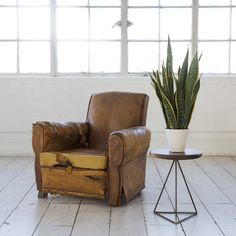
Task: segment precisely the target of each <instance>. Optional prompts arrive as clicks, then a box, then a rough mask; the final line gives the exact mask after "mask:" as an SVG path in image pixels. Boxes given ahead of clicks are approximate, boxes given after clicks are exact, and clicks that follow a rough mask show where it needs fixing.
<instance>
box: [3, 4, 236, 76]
mask: <svg viewBox="0 0 236 236" xmlns="http://www.w3.org/2000/svg"><path fill="white" fill-rule="evenodd" d="M168 35H169V36H170V38H171V41H172V49H173V54H174V69H175V71H176V70H177V68H178V66H179V65H180V64H181V63H182V61H183V58H184V56H185V53H186V50H187V48H189V49H190V51H193V52H194V51H195V50H196V49H197V48H198V51H199V52H200V53H201V52H203V56H202V59H201V64H200V65H201V71H203V72H204V73H224V74H232V73H236V0H214V1H212V0H178V1H176V0H38V1H37V0H0V74H4V75H5V74H10V75H15V74H23V75H26V74H37V73H40V74H45V75H52V76H60V75H67V74H69V75H70V74H85V75H87V74H90V73H99V74H100V73H103V74H104V73H114V74H122V75H124V76H126V75H129V74H133V73H141V74H144V73H146V72H148V71H151V70H152V69H155V68H158V69H160V68H161V65H162V63H163V60H164V59H165V57H166V45H167V39H168Z"/></svg>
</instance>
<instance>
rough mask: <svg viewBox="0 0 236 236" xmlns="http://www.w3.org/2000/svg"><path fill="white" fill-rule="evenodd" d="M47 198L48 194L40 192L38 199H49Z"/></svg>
mask: <svg viewBox="0 0 236 236" xmlns="http://www.w3.org/2000/svg"><path fill="white" fill-rule="evenodd" d="M47 197H48V193H44V192H42V191H39V193H38V198H47Z"/></svg>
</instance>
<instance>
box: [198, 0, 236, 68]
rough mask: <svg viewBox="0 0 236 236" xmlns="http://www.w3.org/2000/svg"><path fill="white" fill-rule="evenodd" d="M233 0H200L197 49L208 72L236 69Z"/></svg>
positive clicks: (235, 7)
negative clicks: (201, 54)
mask: <svg viewBox="0 0 236 236" xmlns="http://www.w3.org/2000/svg"><path fill="white" fill-rule="evenodd" d="M233 4H235V1H231V0H217V1H216V0H215V1H210V0H199V17H198V19H199V32H198V49H199V51H200V52H203V57H202V63H201V64H202V71H203V72H205V73H235V72H236V62H235V57H236V50H235V43H236V34H235V28H236V6H235V5H233Z"/></svg>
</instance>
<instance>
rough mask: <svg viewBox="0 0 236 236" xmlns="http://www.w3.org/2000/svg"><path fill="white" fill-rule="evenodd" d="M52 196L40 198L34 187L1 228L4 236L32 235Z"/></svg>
mask: <svg viewBox="0 0 236 236" xmlns="http://www.w3.org/2000/svg"><path fill="white" fill-rule="evenodd" d="M50 201H51V198H48V199H38V198H37V190H36V187H35V185H34V187H33V188H32V189H31V190H30V191H29V193H28V194H27V195H26V197H25V198H24V199H23V200H22V202H21V203H20V204H19V205H18V207H17V208H16V209H15V210H14V211H13V212H12V214H11V215H10V216H9V218H7V219H6V221H5V222H4V224H3V225H2V227H1V228H0V235H2V236H17V235H20V236H29V235H32V233H33V232H34V230H35V228H36V227H37V225H38V224H39V222H40V220H41V218H42V216H43V215H44V213H45V211H46V210H47V208H48V205H49V203H50Z"/></svg>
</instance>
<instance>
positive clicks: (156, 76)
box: [149, 71, 169, 124]
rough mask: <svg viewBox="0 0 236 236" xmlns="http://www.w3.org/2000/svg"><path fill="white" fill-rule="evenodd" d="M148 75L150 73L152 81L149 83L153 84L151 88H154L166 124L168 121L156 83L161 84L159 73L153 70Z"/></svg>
mask: <svg viewBox="0 0 236 236" xmlns="http://www.w3.org/2000/svg"><path fill="white" fill-rule="evenodd" d="M149 75H150V77H151V80H152V83H151V84H152V86H153V88H154V90H155V92H156V95H157V97H158V99H159V102H160V104H161V108H162V113H163V115H164V119H165V122H166V124H168V123H169V122H168V119H167V117H166V113H165V108H164V105H163V102H162V96H161V92H160V89H159V87H158V83H159V84H161V81H160V77H159V74H158V73H156V72H155V71H153V72H152V74H151V73H149Z"/></svg>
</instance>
